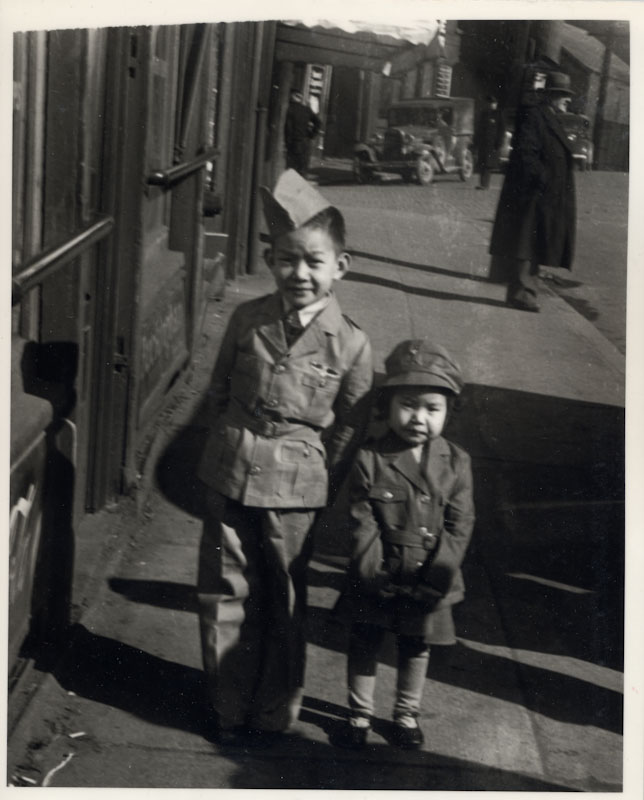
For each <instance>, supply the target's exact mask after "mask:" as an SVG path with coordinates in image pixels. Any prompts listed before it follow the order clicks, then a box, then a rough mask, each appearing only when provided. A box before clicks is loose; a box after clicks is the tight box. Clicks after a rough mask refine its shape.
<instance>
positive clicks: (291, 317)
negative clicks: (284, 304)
mask: <svg viewBox="0 0 644 800" xmlns="http://www.w3.org/2000/svg"><path fill="white" fill-rule="evenodd" d="M303 330H304V326H303V325H302V323H301V322H300V315H299V314H298V313H297V311H296V310H295V309H293V310H292V311H289V313H288V314H287V315H286V317H285V318H284V334H285V336H286V344H287V345H288V346H289V347H290V346H291V345H292V344H293V343H294V342H295V341H296V340H297V339H298V338H299V337H300V335H301V334H302V331H303Z"/></svg>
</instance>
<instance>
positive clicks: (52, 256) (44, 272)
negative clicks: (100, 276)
mask: <svg viewBox="0 0 644 800" xmlns="http://www.w3.org/2000/svg"><path fill="white" fill-rule="evenodd" d="M113 227H114V218H113V217H100V218H99V219H97V221H96V222H94V223H93V224H92V225H89V226H88V227H87V228H84V229H83V230H81V231H79V232H78V233H76V234H75V235H74V236H72V237H71V239H68V240H67V241H66V242H63V243H62V244H59V245H54V246H53V247H50V248H49V249H48V250H45V251H44V252H43V253H40V255H37V256H35V257H34V258H32V259H31V261H28V262H27V265H26V266H25V267H24V269H22V270H21V271H20V272H19V273H18V274H17V275H14V276H13V277H12V279H11V305H12V306H15V305H16V304H17V303H19V302H20V301H21V300H22V298H23V297H24V296H25V294H26V293H27V292H28V291H30V290H31V289H33V288H34V286H37V285H38V284H39V283H42V282H43V281H44V280H45V279H46V278H49V277H50V276H51V275H53V274H54V273H55V272H58V270H59V269H60V268H61V267H62V266H64V265H65V264H68V263H69V262H70V261H72V260H73V259H74V258H76V257H77V256H79V255H80V254H81V253H83V252H84V251H85V250H87V249H88V248H89V247H91V246H92V245H93V244H96V242H100V241H101V240H102V239H105V237H106V236H108V235H109V234H110V233H111V231H112V228H113Z"/></svg>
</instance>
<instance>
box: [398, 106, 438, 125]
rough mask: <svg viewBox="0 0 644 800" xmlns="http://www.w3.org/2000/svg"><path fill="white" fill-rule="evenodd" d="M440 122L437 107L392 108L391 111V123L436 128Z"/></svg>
mask: <svg viewBox="0 0 644 800" xmlns="http://www.w3.org/2000/svg"><path fill="white" fill-rule="evenodd" d="M437 123H438V109H436V108H422V107H415V108H404V107H403V108H392V109H391V110H390V111H389V124H390V125H422V126H423V127H428V128H434V127H436V125H437Z"/></svg>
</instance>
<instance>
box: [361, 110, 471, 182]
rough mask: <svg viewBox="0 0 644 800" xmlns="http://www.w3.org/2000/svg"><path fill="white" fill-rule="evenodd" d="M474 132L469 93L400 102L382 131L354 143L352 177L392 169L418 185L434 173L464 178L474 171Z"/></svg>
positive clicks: (365, 176)
mask: <svg viewBox="0 0 644 800" xmlns="http://www.w3.org/2000/svg"><path fill="white" fill-rule="evenodd" d="M473 134H474V100H472V99H471V98H469V97H425V98H421V99H417V100H402V101H399V102H397V103H394V104H393V105H392V106H391V107H390V108H389V110H388V112H387V127H386V128H385V129H384V131H381V132H380V133H378V134H377V135H376V136H374V137H372V138H371V139H370V140H369V141H368V142H361V143H359V144H357V145H356V146H355V148H354V153H353V156H354V157H353V174H354V177H355V180H356V181H357V182H358V183H364V182H365V181H368V180H370V179H372V178H373V177H374V175H375V174H376V173H380V172H394V173H398V174H399V175H401V176H402V178H403V179H404V180H406V181H410V182H411V181H418V182H419V183H421V184H423V185H427V184H430V183H431V182H432V181H433V179H434V176H435V175H444V174H454V173H455V174H457V175H458V176H459V177H460V179H461V180H463V181H466V180H468V179H469V178H470V177H471V176H472V173H473V172H474V159H473V156H472V150H471V147H472V137H473Z"/></svg>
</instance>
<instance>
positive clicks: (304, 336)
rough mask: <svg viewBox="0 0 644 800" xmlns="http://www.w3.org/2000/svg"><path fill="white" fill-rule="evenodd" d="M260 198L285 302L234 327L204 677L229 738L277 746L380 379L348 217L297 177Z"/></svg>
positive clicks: (225, 372) (210, 545) (244, 307)
mask: <svg viewBox="0 0 644 800" xmlns="http://www.w3.org/2000/svg"><path fill="white" fill-rule="evenodd" d="M260 191H261V193H262V201H263V205H264V214H265V217H266V221H267V224H268V228H269V231H270V239H271V247H270V249H268V250H267V251H266V253H265V254H264V255H265V259H266V263H267V264H268V267H269V268H270V270H271V272H272V273H273V277H274V278H275V282H276V284H277V292H275V293H274V294H270V295H266V296H264V297H260V298H258V299H255V300H250V301H249V302H245V303H242V304H241V305H240V306H238V308H237V309H236V310H235V311H234V313H233V314H232V316H231V319H230V322H229V324H228V327H227V330H226V332H225V334H224V338H223V341H222V344H221V349H220V352H219V355H218V358H217V362H216V364H215V368H214V372H213V378H212V383H211V387H210V391H209V399H210V402H211V408H210V417H211V418H210V430H209V433H208V438H207V441H206V445H205V450H204V454H203V457H202V459H201V463H200V467H199V477H200V478H201V479H202V480H203V481H204V482H205V483H206V484H207V489H208V491H207V499H206V505H207V510H206V514H205V519H204V529H203V535H202V540H201V547H200V554H199V576H198V596H199V619H200V629H201V642H202V653H203V661H204V668H205V671H206V675H207V678H208V685H209V694H210V699H211V702H212V704H213V707H214V710H215V712H216V715H217V723H218V740H219V742H220V743H222V744H226V745H240V746H265V745H267V744H269V743H270V742H271V741H272V739H273V738H274V735H275V734H276V733H279V732H281V731H284V730H286V729H287V728H288V726H289V725H290V724H291V723H292V722H293V721H294V720H295V719H297V716H298V714H299V710H300V705H301V699H302V687H303V681H304V662H305V641H306V640H305V630H304V623H305V614H306V568H307V563H308V559H309V556H310V551H311V545H312V538H311V528H312V526H313V523H314V521H315V519H316V516H317V514H318V512H319V509H320V508H322V507H323V506H324V505H325V504H326V502H327V488H328V485H329V482H330V484H331V487H332V488H333V486H334V485H335V484H336V483H337V482H338V481H339V480H340V476H341V474H342V471H343V465H345V464H346V463H347V462H348V460H349V459H350V458H351V457H352V455H353V453H354V452H355V447H356V446H357V439H358V438H359V436H360V435H361V429H362V428H363V427H364V421H365V413H364V410H363V409H362V407H361V403H362V402H363V400H364V399H365V398H366V396H367V395H368V392H369V390H370V388H371V384H372V376H373V370H372V359H371V348H370V344H369V341H368V339H367V337H366V335H365V334H364V333H363V332H362V331H361V330H360V329H359V328H358V327H357V326H356V325H355V324H354V323H353V322H351V320H350V319H349V318H348V317H345V316H344V315H343V314H342V312H341V310H340V307H339V305H338V302H337V300H336V299H335V296H334V295H333V291H332V288H333V283H334V281H336V280H339V279H340V278H342V277H343V275H344V274H345V273H346V271H347V269H348V268H349V262H350V256H349V254H348V253H347V252H346V250H345V242H344V239H345V229H344V220H343V218H342V215H341V214H340V212H339V211H338V210H337V209H336V208H334V207H332V206H330V205H329V203H328V202H327V201H326V200H325V199H324V198H323V197H322V196H321V195H320V194H319V193H318V192H317V190H316V189H314V188H313V187H312V186H311V185H310V184H308V183H307V182H306V181H305V180H304V179H303V178H302V177H301V176H300V175H298V173H297V172H295V171H294V170H287V171H286V172H285V173H283V175H282V176H281V177H280V179H279V181H278V183H277V186H276V187H275V191H274V193H273V194H271V193H270V192H269V191H268V189H266V188H265V187H261V189H260ZM323 438H324V441H323ZM328 470H330V475H329V474H328Z"/></svg>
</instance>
